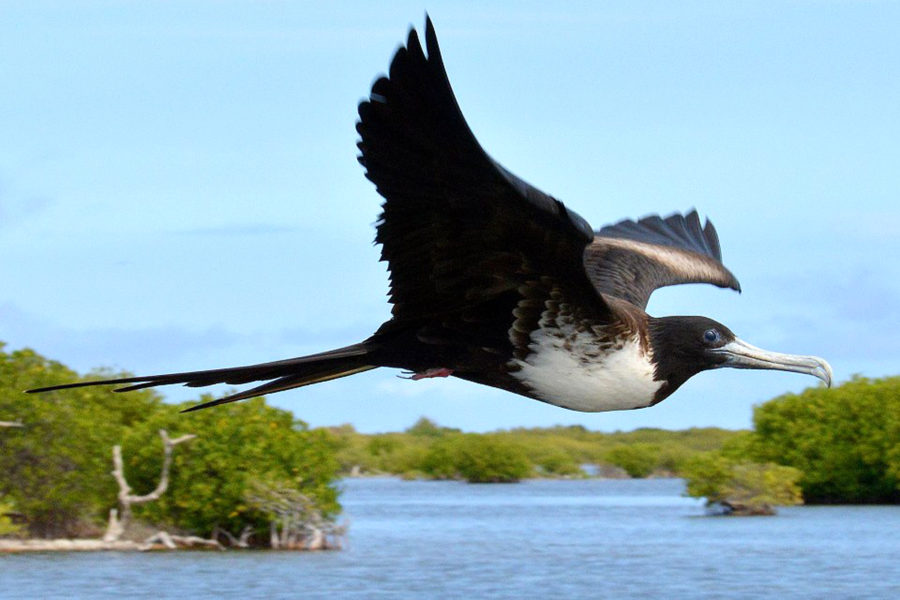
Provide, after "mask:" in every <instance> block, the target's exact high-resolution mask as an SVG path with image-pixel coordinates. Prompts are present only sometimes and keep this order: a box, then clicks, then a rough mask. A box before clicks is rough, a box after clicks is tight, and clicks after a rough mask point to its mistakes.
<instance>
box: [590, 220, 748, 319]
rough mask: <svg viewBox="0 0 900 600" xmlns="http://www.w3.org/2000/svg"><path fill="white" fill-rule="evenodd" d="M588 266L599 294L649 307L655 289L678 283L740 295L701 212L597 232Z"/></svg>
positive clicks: (733, 277)
mask: <svg viewBox="0 0 900 600" xmlns="http://www.w3.org/2000/svg"><path fill="white" fill-rule="evenodd" d="M584 265H585V269H586V270H587V273H588V276H589V277H590V278H591V281H592V282H593V284H594V287H595V288H596V289H597V291H599V292H601V293H604V294H609V295H611V296H615V297H618V298H622V299H624V300H627V301H629V302H631V303H632V304H635V305H637V306H640V307H641V308H646V306H647V301H648V300H649V298H650V294H652V293H653V290H655V289H657V288H661V287H664V286H667V285H675V284H679V283H711V284H713V285H716V286H719V287H724V288H731V289H734V290H737V291H740V290H741V286H740V283H738V280H737V278H735V276H734V275H732V273H731V271H729V270H728V269H726V268H725V266H724V265H723V264H722V251H721V249H720V247H719V237H718V235H717V234H716V229H715V227H713V224H712V223H710V222H709V220H707V221H706V225H704V226H701V225H700V217H699V215H698V214H697V211H695V210H694V211H691V212H690V213H688V214H687V215H679V214H674V215H671V216H669V217H666V218H665V219H663V218H661V217H658V216H651V217H645V218H643V219H640V220H639V221H630V220H626V221H621V222H619V223H616V224H615V225H608V226H606V227H604V228H603V229H601V230H600V231H598V232H597V234H596V236H595V237H594V241H593V242H591V244H590V245H589V246H588V247H587V248H586V249H585V252H584Z"/></svg>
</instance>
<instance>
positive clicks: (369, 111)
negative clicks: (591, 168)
mask: <svg viewBox="0 0 900 600" xmlns="http://www.w3.org/2000/svg"><path fill="white" fill-rule="evenodd" d="M425 45H426V48H427V51H428V54H427V56H426V54H425V52H424V51H423V49H422V46H421V44H420V42H419V37H418V35H417V34H416V31H415V30H410V33H409V38H408V40H407V43H406V46H405V47H401V48H399V49H398V50H397V53H396V55H395V56H394V59H393V61H392V63H391V66H390V71H389V74H388V75H387V76H384V77H381V78H379V79H378V80H377V81H376V82H375V83H374V84H373V86H372V92H371V95H370V97H369V99H368V100H365V101H363V102H361V103H360V105H359V117H360V118H359V122H358V123H357V131H358V132H359V134H360V137H361V140H360V141H359V144H358V146H359V149H360V152H361V154H360V156H359V162H360V163H361V164H362V165H363V166H364V167H365V168H366V176H367V177H368V178H369V179H370V180H371V181H372V182H373V183H375V185H376V187H377V189H378V192H379V193H380V194H381V195H382V196H383V197H384V198H385V201H384V204H383V212H382V214H381V217H380V219H379V221H378V225H377V226H378V232H377V235H376V242H378V243H380V244H381V245H382V251H381V258H382V260H385V261H387V262H388V265H389V269H390V278H391V290H390V301H391V303H392V304H393V308H392V314H393V317H394V319H393V322H394V323H395V324H397V323H400V322H409V321H415V320H420V319H428V318H430V317H432V316H434V315H441V314H447V313H452V312H454V311H459V310H466V309H470V308H471V307H473V306H475V305H478V304H479V303H483V302H490V301H491V300H492V299H494V298H497V297H498V296H499V295H501V294H505V293H509V292H514V291H515V290H518V289H520V288H521V286H523V285H525V284H526V283H527V281H536V280H539V279H541V278H542V277H543V278H549V279H552V280H553V281H554V282H564V285H565V286H566V287H567V290H566V291H567V292H568V297H570V298H571V297H573V296H583V297H584V298H579V300H580V301H582V302H585V303H586V304H588V305H590V303H593V304H594V308H595V309H596V310H601V311H602V310H603V309H604V307H603V301H602V299H601V298H600V297H599V295H598V294H596V292H594V290H593V288H592V286H591V284H590V281H589V280H588V279H587V276H586V274H585V272H584V269H583V266H582V254H583V252H584V248H585V247H586V246H587V244H588V243H589V242H590V241H591V240H592V239H593V237H594V234H593V231H592V230H591V227H590V226H589V225H588V223H587V222H586V221H585V220H584V219H583V218H581V217H580V216H579V215H577V214H576V213H574V212H572V211H570V210H568V209H567V208H566V207H565V206H564V205H563V204H562V202H560V201H558V200H556V199H555V198H553V197H551V196H549V195H547V194H545V193H543V192H541V191H540V190H538V189H536V188H534V187H532V186H531V185H529V184H527V183H525V182H524V181H522V180H521V179H519V178H518V177H516V176H515V175H513V174H512V173H510V172H509V171H507V170H506V169H504V168H503V167H502V166H500V165H499V164H498V163H496V162H495V161H494V160H493V159H491V158H490V157H489V156H488V155H487V153H486V152H485V151H484V150H483V149H482V147H481V145H480V144H479V143H478V141H477V140H476V139H475V136H474V135H473V134H472V131H471V130H470V129H469V126H468V125H467V124H466V121H465V119H464V117H463V115H462V112H461V111H460V108H459V105H458V104H457V102H456V98H455V96H454V94H453V90H452V89H451V87H450V82H449V81H448V79H447V74H446V72H445V70H444V64H443V61H442V59H441V52H440V49H439V47H438V42H437V38H436V36H435V32H434V27H433V26H432V24H431V20H430V19H428V20H427V22H426V28H425ZM554 285H556V283H554Z"/></svg>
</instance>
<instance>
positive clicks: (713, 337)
mask: <svg viewBox="0 0 900 600" xmlns="http://www.w3.org/2000/svg"><path fill="white" fill-rule="evenodd" d="M719 337H720V336H719V332H718V331H716V330H715V329H707V330H706V331H705V332H704V333H703V339H704V340H706V341H707V342H709V343H710V344H713V343H715V342H718V341H719Z"/></svg>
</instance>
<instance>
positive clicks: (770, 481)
mask: <svg viewBox="0 0 900 600" xmlns="http://www.w3.org/2000/svg"><path fill="white" fill-rule="evenodd" d="M800 476H801V473H800V471H798V470H797V469H794V468H793V467H784V466H781V465H775V464H771V463H767V464H760V463H752V462H747V461H743V462H736V461H734V460H732V459H730V458H729V457H727V456H725V455H724V454H722V453H720V452H710V453H707V454H703V455H699V456H696V457H694V458H692V459H690V460H688V461H687V463H686V464H685V466H684V477H685V480H686V482H687V494H688V495H689V496H693V497H695V498H706V502H707V504H721V505H723V506H725V507H727V508H728V509H730V510H733V511H735V512H736V513H738V514H774V512H775V508H774V507H776V506H791V505H794V504H801V503H802V502H803V496H802V495H801V493H800V487H799V485H798V484H797V482H798V480H799V479H800Z"/></svg>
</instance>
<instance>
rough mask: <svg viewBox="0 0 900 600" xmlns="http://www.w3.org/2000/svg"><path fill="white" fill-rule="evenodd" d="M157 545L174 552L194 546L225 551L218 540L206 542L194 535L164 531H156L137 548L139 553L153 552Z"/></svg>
mask: <svg viewBox="0 0 900 600" xmlns="http://www.w3.org/2000/svg"><path fill="white" fill-rule="evenodd" d="M159 545H162V546H163V547H165V548H167V549H169V550H176V549H178V548H192V547H194V546H206V547H208V548H215V549H216V550H225V548H224V547H223V546H222V544H220V543H219V542H218V540H207V539H205V538H202V537H197V536H196V535H172V534H170V533H166V532H165V531H158V532H156V533H154V534H153V535H151V536H150V537H148V538H147V539H146V540H144V543H143V544H142V545H141V546H140V547H139V548H138V550H141V551H147V550H153V549H155V548H156V547H158V546H159Z"/></svg>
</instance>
